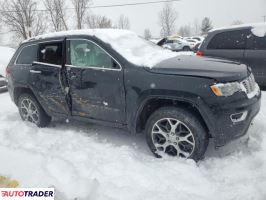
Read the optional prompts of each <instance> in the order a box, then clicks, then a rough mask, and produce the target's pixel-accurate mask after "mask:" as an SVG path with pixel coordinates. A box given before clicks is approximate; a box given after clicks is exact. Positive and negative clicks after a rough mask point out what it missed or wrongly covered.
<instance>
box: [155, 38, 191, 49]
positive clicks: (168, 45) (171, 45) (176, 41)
mask: <svg viewBox="0 0 266 200" xmlns="http://www.w3.org/2000/svg"><path fill="white" fill-rule="evenodd" d="M157 45H159V46H161V47H163V48H165V49H169V50H172V51H191V47H190V44H189V43H188V42H187V41H186V40H183V39H181V38H176V37H167V38H163V39H161V40H160V41H159V42H158V43H157Z"/></svg>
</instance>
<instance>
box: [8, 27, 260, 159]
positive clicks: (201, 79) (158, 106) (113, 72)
mask: <svg viewBox="0 0 266 200" xmlns="http://www.w3.org/2000/svg"><path fill="white" fill-rule="evenodd" d="M7 79H8V89H9V93H10V95H11V97H12V99H13V101H14V102H15V104H16V105H17V106H18V109H19V113H20V116H21V118H22V120H25V121H29V122H32V123H35V124H36V125H37V126H39V127H45V126H47V125H48V124H49V123H50V121H51V119H52V118H65V119H78V120H85V121H87V120H88V121H92V122H96V123H99V124H102V125H111V126H116V127H123V128H127V129H128V130H129V131H131V132H133V133H145V134H146V139H147V143H148V146H149V147H150V149H151V151H152V152H153V153H154V155H155V156H157V157H161V156H163V155H167V154H168V155H170V156H177V157H184V158H191V159H194V160H196V161H198V160H200V159H202V158H203V156H204V153H205V150H206V148H207V146H208V141H209V138H214V141H215V145H216V146H217V147H220V146H223V145H225V144H226V143H227V142H229V141H230V140H233V139H235V138H238V137H241V136H243V135H245V134H246V132H247V130H248V128H249V126H250V124H251V121H252V120H253V118H254V117H255V116H256V114H257V113H258V112H259V109H260V99H261V92H260V89H259V87H258V85H257V84H256V82H255V80H254V77H253V75H252V73H251V71H250V70H249V69H248V68H247V66H246V65H240V64H238V63H235V62H231V61H225V60H219V59H211V58H204V57H196V56H182V55H178V54H177V53H174V52H170V51H168V50H164V49H162V48H160V47H157V46H156V45H153V44H151V43H149V42H147V41H145V40H144V39H141V38H140V37H138V36H137V35H136V34H134V33H132V32H129V31H123V30H110V29H109V30H80V31H69V32H59V33H55V34H47V35H42V36H38V37H35V38H32V39H30V40H27V41H25V42H23V43H22V44H21V45H20V47H19V48H18V50H17V52H16V53H15V55H14V57H13V58H12V60H11V61H10V63H9V65H8V68H7Z"/></svg>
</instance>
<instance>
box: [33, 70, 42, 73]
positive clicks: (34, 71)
mask: <svg viewBox="0 0 266 200" xmlns="http://www.w3.org/2000/svg"><path fill="white" fill-rule="evenodd" d="M30 73H33V74H41V73H42V72H41V71H36V70H30Z"/></svg>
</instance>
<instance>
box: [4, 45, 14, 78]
mask: <svg viewBox="0 0 266 200" xmlns="http://www.w3.org/2000/svg"><path fill="white" fill-rule="evenodd" d="M14 53H15V49H12V48H9V47H0V74H1V75H2V76H5V74H6V73H5V70H6V66H7V64H8V63H9V61H10V59H11V58H12V56H13V54H14Z"/></svg>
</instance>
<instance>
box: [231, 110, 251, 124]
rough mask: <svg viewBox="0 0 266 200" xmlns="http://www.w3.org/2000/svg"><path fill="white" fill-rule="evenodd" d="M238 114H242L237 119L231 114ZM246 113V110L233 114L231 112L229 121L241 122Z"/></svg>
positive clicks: (244, 118)
mask: <svg viewBox="0 0 266 200" xmlns="http://www.w3.org/2000/svg"><path fill="white" fill-rule="evenodd" d="M239 114H242V116H241V117H240V118H239V119H233V116H234V115H239ZM247 115H248V111H244V112H239V113H234V114H231V115H230V119H231V121H232V122H233V123H238V122H242V121H244V120H246V118H247Z"/></svg>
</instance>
